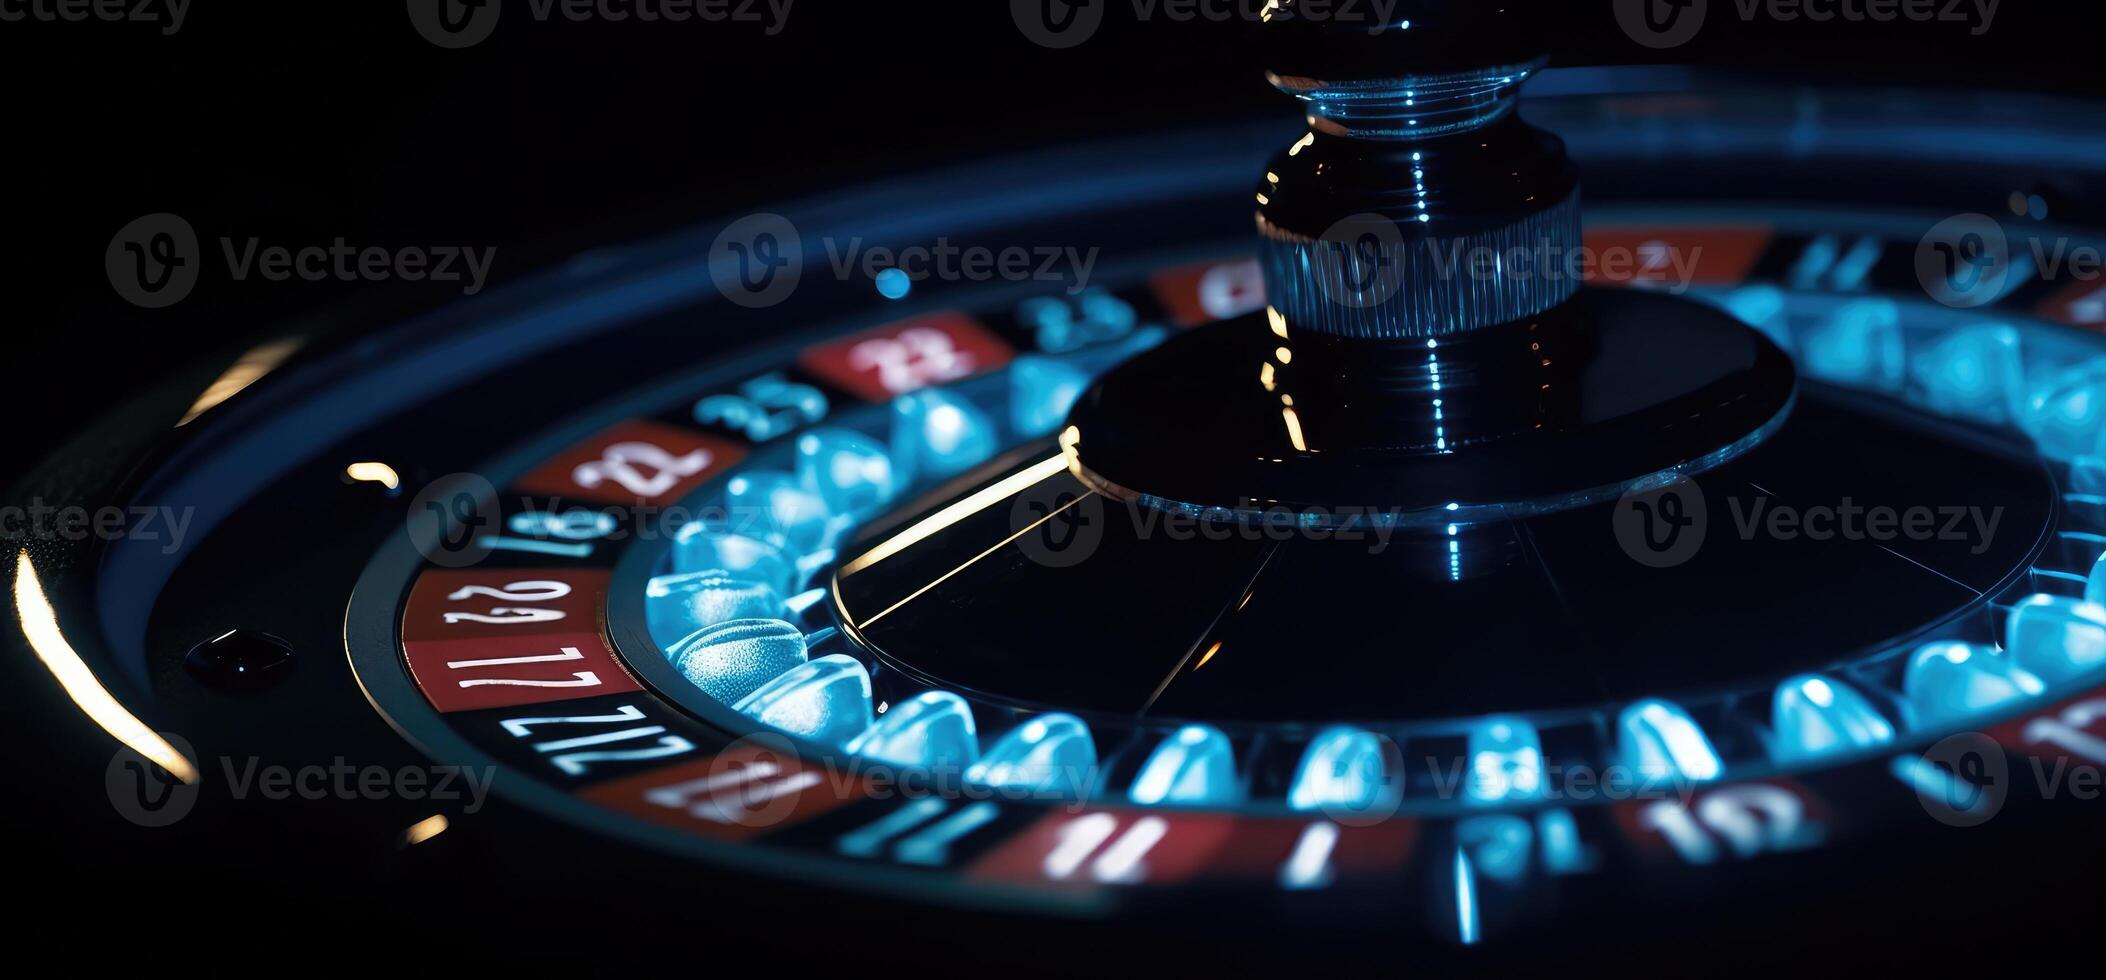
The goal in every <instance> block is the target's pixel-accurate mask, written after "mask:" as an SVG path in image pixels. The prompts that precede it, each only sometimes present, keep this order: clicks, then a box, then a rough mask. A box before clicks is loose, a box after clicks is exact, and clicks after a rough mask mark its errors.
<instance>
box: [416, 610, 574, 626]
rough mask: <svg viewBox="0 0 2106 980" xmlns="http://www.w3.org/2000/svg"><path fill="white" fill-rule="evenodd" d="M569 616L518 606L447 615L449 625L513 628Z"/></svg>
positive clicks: (553, 611)
mask: <svg viewBox="0 0 2106 980" xmlns="http://www.w3.org/2000/svg"><path fill="white" fill-rule="evenodd" d="M567 615H569V614H568V613H565V612H564V611H563V610H561V609H523V608H520V607H517V606H498V607H496V608H494V609H491V610H490V611H489V612H488V613H487V614H486V613H467V612H450V613H447V614H446V617H445V618H446V622H447V624H448V625H452V624H454V623H488V624H490V625H492V626H513V625H524V624H527V623H553V622H555V621H557V620H559V619H562V618H564V617H565V616H567Z"/></svg>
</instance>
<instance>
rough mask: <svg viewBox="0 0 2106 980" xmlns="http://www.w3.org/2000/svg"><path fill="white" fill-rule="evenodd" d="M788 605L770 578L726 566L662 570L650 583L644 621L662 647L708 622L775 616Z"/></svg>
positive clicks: (701, 627)
mask: <svg viewBox="0 0 2106 980" xmlns="http://www.w3.org/2000/svg"><path fill="white" fill-rule="evenodd" d="M782 610H783V601H782V595H781V594H780V593H778V592H776V591H775V589H774V588H772V587H771V586H769V585H768V583H766V582H753V581H748V580H746V579H742V578H739V577H737V576H734V575H729V574H726V573H724V572H721V571H707V572H686V573H683V574H680V575H660V576H658V577H657V578H654V579H652V580H650V581H649V582H647V583H645V584H644V621H645V623H646V624H648V625H649V626H650V629H651V639H652V640H653V641H655V642H656V643H657V644H658V645H659V646H660V647H661V648H665V647H670V646H672V645H673V644H674V643H677V642H679V641H680V640H682V639H685V638H686V637H687V636H688V635H689V634H692V633H694V632H695V631H696V630H699V629H703V628H705V627H709V626H715V625H717V624H718V623H728V622H730V621H732V620H734V619H769V618H772V617H775V616H780V615H782Z"/></svg>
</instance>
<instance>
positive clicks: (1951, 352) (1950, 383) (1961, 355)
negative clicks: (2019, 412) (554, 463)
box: [1910, 324, 2026, 423]
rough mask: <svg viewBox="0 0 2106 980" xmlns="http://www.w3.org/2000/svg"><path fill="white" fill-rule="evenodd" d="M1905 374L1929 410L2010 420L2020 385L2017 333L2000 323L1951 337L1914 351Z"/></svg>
mask: <svg viewBox="0 0 2106 980" xmlns="http://www.w3.org/2000/svg"><path fill="white" fill-rule="evenodd" d="M1910 373H1911V374H1913V375H1915V380H1916V384H1917V387H1918V389H1919V390H1918V391H1917V393H1916V398H1917V400H1918V401H1920V402H1921V403H1922V404H1923V405H1924V406H1925V407H1927V408H1929V409H1930V410H1931V411H1934V412H1937V413H1939V414H1942V415H1955V416H1962V417H1965V418H1971V419H1977V420H1980V421H1983V422H1992V423H2001V422H2004V421H2006V420H2007V419H2009V418H2011V417H2012V414H2013V412H2014V411H2016V409H2017V407H2018V400H2019V398H2020V397H2021V395H2022V394H2023V393H2024V391H2025V383H2026V376H2025V365H2024V364H2023V363H2022V362H2021V361H2020V359H2019V351H2018V331H2017V330H2015V329H2013V328H2011V327H2009V326H2006V325H2003V324H1994V325H1989V326H1980V327H1969V328H1967V329H1964V330H1956V331H1954V332H1952V333H1951V334H1950V335H1948V336H1946V337H1945V338H1944V339H1942V340H1940V341H1938V343H1937V344H1936V345H1934V346H1932V347H1931V348H1930V349H1928V350H1925V351H1921V352H1918V353H1917V354H1916V356H1915V357H1914V358H1913V359H1912V362H1911V367H1910Z"/></svg>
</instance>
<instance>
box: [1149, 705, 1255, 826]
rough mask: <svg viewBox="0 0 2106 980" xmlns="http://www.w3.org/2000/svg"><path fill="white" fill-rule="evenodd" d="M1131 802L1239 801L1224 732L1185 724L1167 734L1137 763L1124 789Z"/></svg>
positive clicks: (1211, 803) (1202, 803)
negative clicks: (1130, 785)
mask: <svg viewBox="0 0 2106 980" xmlns="http://www.w3.org/2000/svg"><path fill="white" fill-rule="evenodd" d="M1127 795H1128V796H1130V797H1132V799H1133V801H1134V802H1135V803H1139V804H1141V805H1142V806H1155V805H1156V804H1159V803H1169V804H1175V805H1184V806H1227V805H1230V804H1233V803H1238V802H1241V800H1242V798H1243V788H1242V787H1241V786H1239V785H1238V784H1237V782H1236V754H1235V750H1234V749H1233V748H1231V747H1230V746H1229V740H1228V736H1227V735H1223V734H1222V733H1221V732H1220V731H1219V730H1217V729H1214V728H1210V727H1208V726H1206V725H1187V726H1185V727H1183V728H1180V729H1178V730H1177V731H1175V732H1172V733H1171V734H1170V737H1169V738H1166V739H1164V740H1163V741H1162V743H1161V744H1159V745H1157V746H1156V747H1155V751H1154V752H1152V753H1150V754H1149V756H1148V761H1147V762H1144V763H1142V764H1141V772H1140V774H1139V775H1138V776H1135V777H1134V780H1133V788H1132V789H1131V790H1128V791H1127Z"/></svg>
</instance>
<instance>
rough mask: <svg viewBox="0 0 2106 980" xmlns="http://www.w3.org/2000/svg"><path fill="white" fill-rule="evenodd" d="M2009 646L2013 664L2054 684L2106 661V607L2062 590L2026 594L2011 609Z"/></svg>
mask: <svg viewBox="0 0 2106 980" xmlns="http://www.w3.org/2000/svg"><path fill="white" fill-rule="evenodd" d="M2004 649H2005V650H2008V651H2010V657H2011V662H2012V665H2013V666H2015V667H2017V668H2019V669H2021V670H2023V671H2025V672H2026V673H2029V674H2031V675H2033V676H2035V677H2038V678H2040V679H2041V680H2043V681H2045V682H2047V683H2049V684H2061V683H2063V682H2065V681H2069V680H2074V679H2076V678H2077V677H2079V676H2082V675H2084V674H2087V673H2090V672H2092V671H2094V670H2097V669H2099V668H2100V667H2102V666H2106V607H2102V606H2100V605H2098V604H2097V603H2091V602H2084V601H2082V600H2078V599H2070V598H2065V597H2063V596H2057V595H2034V596H2027V597H2026V598H2024V599H2022V600H2020V601H2019V603H2018V604H2017V605H2016V606H2013V607H2012V608H2011V618H2010V620H2009V621H2008V622H2007V623H2006V624H2005V626H2004Z"/></svg>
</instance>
